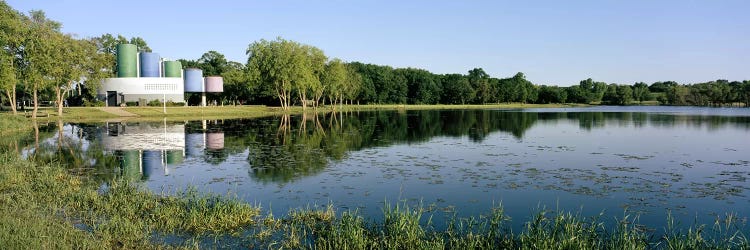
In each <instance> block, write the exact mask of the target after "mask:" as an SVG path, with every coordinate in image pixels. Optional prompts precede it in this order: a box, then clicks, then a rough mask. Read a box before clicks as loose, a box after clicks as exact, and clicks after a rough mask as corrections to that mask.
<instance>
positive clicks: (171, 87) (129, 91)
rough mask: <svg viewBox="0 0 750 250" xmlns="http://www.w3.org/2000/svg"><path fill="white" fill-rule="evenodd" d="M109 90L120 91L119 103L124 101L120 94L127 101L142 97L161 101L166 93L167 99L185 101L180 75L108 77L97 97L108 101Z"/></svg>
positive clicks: (147, 99)
mask: <svg viewBox="0 0 750 250" xmlns="http://www.w3.org/2000/svg"><path fill="white" fill-rule="evenodd" d="M107 91H116V92H117V93H118V104H119V103H120V102H121V101H122V100H120V99H119V98H120V97H119V96H120V95H121V96H122V97H124V101H125V102H137V101H139V99H141V98H142V99H146V101H147V102H148V101H151V100H154V99H158V100H160V101H161V100H162V98H164V96H165V95H166V98H167V101H172V102H185V86H184V82H183V80H182V78H178V77H153V78H149V77H142V78H137V77H127V78H107V79H104V80H103V81H102V86H101V87H100V88H99V90H98V91H97V98H99V100H102V101H105V103H106V98H107Z"/></svg>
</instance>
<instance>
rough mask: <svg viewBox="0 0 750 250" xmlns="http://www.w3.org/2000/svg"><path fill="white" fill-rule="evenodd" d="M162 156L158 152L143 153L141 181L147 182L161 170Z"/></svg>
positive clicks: (148, 151)
mask: <svg viewBox="0 0 750 250" xmlns="http://www.w3.org/2000/svg"><path fill="white" fill-rule="evenodd" d="M162 161H163V159H162V154H161V151H158V150H146V151H143V179H144V180H147V179H148V177H149V176H152V175H154V174H156V173H158V172H159V170H161V169H162Z"/></svg>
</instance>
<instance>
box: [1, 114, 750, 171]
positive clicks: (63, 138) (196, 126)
mask: <svg viewBox="0 0 750 250" xmlns="http://www.w3.org/2000/svg"><path fill="white" fill-rule="evenodd" d="M537 122H540V123H551V124H554V123H559V122H565V123H573V124H576V123H577V124H578V126H579V127H580V128H581V129H583V130H593V129H602V128H604V127H607V126H634V127H642V126H654V127H675V126H685V127H691V128H707V129H719V128H722V127H724V126H733V127H736V128H740V129H750V117H742V116H739V117H733V116H689V115H673V114H664V113H627V112H549V113H545V112H541V113H536V112H517V111H500V110H449V111H429V110H424V111H372V112H346V113H341V112H336V113H326V114H320V115H312V114H308V115H295V116H277V117H267V118H261V119H238V120H214V121H188V122H185V123H184V124H185V134H186V135H185V143H186V145H185V157H188V158H190V157H200V158H199V159H201V160H202V161H204V162H208V163H211V164H214V165H219V164H224V163H225V162H226V160H227V159H228V158H229V157H230V156H231V155H238V154H244V153H247V162H248V163H249V165H250V169H249V175H250V176H251V177H252V178H253V179H255V180H258V181H263V182H281V183H284V182H291V181H294V180H296V179H299V178H301V177H304V176H309V175H315V174H317V173H320V172H321V171H323V170H324V169H325V168H326V167H327V166H328V165H329V164H331V163H332V162H338V161H342V160H344V159H346V158H347V156H348V154H349V153H350V152H351V151H358V150H362V149H366V148H372V147H385V146H390V145H394V144H413V143H423V142H427V141H429V140H431V139H433V138H435V137H454V138H459V137H465V138H467V139H468V140H470V141H473V142H477V143H481V142H482V141H484V140H486V139H487V138H488V136H490V135H491V134H493V133H497V132H501V133H507V134H509V135H512V136H513V137H515V138H516V139H519V140H520V139H523V137H524V136H525V134H526V132H527V131H528V130H529V129H530V128H531V127H533V126H534V125H535V124H536V123H537ZM63 125H64V124H62V123H61V122H58V123H55V122H52V123H50V124H41V125H39V126H36V130H35V131H36V132H34V133H31V134H30V135H22V136H17V137H16V138H14V140H0V143H1V144H0V146H2V150H14V151H17V152H19V153H20V152H22V151H24V150H25V151H24V152H25V153H26V154H27V155H29V157H33V158H36V159H38V160H41V161H44V162H61V163H64V165H67V166H69V168H70V169H71V171H77V172H81V173H82V174H88V173H91V174H90V175H91V176H93V178H94V179H96V180H99V181H105V180H108V179H111V178H114V177H115V176H120V177H124V178H129V179H133V180H138V179H143V178H147V176H146V175H147V174H148V173H146V172H148V171H146V170H143V168H144V167H145V166H142V165H137V164H141V163H140V160H138V159H139V156H140V154H141V152H137V151H136V152H126V151H117V152H111V151H110V152H107V151H106V150H105V148H104V146H103V145H102V143H101V140H100V138H101V137H102V134H106V133H107V129H109V128H108V127H106V126H104V125H102V124H68V125H65V126H69V127H65V128H66V129H61V127H63ZM160 126H165V125H164V124H157V123H155V124H153V127H154V128H155V129H158V128H159V127H160ZM63 131H64V132H63ZM192 137H196V140H195V141H196V142H194V140H193V139H192ZM84 142H86V143H84ZM192 143H202V144H201V145H199V147H200V148H199V149H197V150H194V147H195V146H196V145H192ZM181 156H182V155H181V154H180V155H179V156H178V154H175V153H174V152H172V153H170V152H163V155H162V156H160V157H161V158H160V159H161V160H162V161H165V162H167V163H170V162H171V163H173V162H182V159H181V158H180V157H181ZM149 159H150V158H149ZM113 168H115V169H113ZM147 170H149V171H150V170H151V169H147ZM165 171H166V170H165ZM151 172H153V171H151Z"/></svg>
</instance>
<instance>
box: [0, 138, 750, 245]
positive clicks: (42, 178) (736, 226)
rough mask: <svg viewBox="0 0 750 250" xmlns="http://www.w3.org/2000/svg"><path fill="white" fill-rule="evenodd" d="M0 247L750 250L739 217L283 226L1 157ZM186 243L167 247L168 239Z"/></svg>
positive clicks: (316, 220) (311, 215) (199, 197)
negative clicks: (517, 227)
mask: <svg viewBox="0 0 750 250" xmlns="http://www.w3.org/2000/svg"><path fill="white" fill-rule="evenodd" d="M0 166H2V168H0V242H2V245H3V246H4V247H6V248H8V249H18V248H23V249H27V248H32V249H39V248H97V249H98V248H119V247H124V248H163V247H186V248H195V247H200V246H205V245H206V244H208V245H211V246H214V245H213V244H229V245H219V246H224V247H228V246H233V247H264V248H265V247H269V248H292V249H299V248H319V249H444V248H449V249H504V248H512V249H652V248H663V249H702V248H708V249H719V248H720V249H747V248H748V247H750V242H749V241H748V239H747V236H746V235H744V234H743V233H742V232H741V231H740V228H742V223H744V222H742V221H741V219H740V218H738V217H737V216H735V215H728V216H726V217H723V218H720V219H717V221H716V223H715V224H714V225H713V226H704V225H701V226H695V227H690V228H689V229H687V231H685V230H684V229H681V228H680V227H678V226H675V223H674V221H672V220H671V217H670V218H668V220H669V228H667V233H666V234H665V236H663V237H656V236H654V235H653V234H651V233H649V232H648V231H646V230H644V229H643V228H641V227H639V226H638V219H637V218H634V217H630V215H627V214H626V215H625V216H623V218H622V219H619V220H618V221H617V222H616V225H617V226H616V227H614V228H608V227H607V226H606V225H605V224H606V223H604V222H602V221H600V220H599V219H597V218H586V217H583V216H581V215H577V214H571V213H566V212H559V211H548V210H544V209H542V210H541V211H539V212H538V213H536V215H534V216H533V217H532V218H531V219H530V220H529V221H528V222H526V223H524V225H525V226H524V228H523V229H522V230H521V231H520V232H513V231H512V230H511V229H510V218H508V217H507V216H506V215H505V214H504V211H503V209H502V207H497V208H495V209H493V210H492V211H491V213H490V214H488V215H483V216H478V217H470V218H454V219H452V220H450V222H449V223H448V225H447V226H446V228H445V229H444V230H436V229H434V227H433V225H432V224H431V223H430V218H428V217H426V216H425V215H426V213H425V211H426V209H425V208H423V207H422V206H407V205H401V204H396V205H395V206H393V205H391V204H388V203H386V204H385V205H384V208H383V214H384V217H383V218H382V220H380V221H379V222H374V221H370V220H368V219H365V218H363V217H362V216H359V215H358V214H357V212H356V211H344V212H341V213H339V214H338V215H337V212H336V211H335V210H334V209H333V206H332V205H328V206H324V207H320V208H318V207H315V208H304V209H294V210H291V211H290V212H289V214H288V215H286V216H284V217H282V218H275V217H274V216H273V215H265V216H263V215H261V214H262V211H261V209H260V208H259V207H257V206H251V205H248V204H246V203H243V202H239V201H237V200H236V199H231V198H223V197H219V196H212V195H204V194H198V193H196V192H195V191H190V190H189V191H186V192H182V193H177V194H172V195H170V196H167V195H157V194H153V193H151V192H148V191H144V190H142V189H140V188H138V187H137V186H136V185H134V184H131V183H128V182H122V181H112V182H111V184H110V185H108V186H107V187H106V188H100V187H98V186H97V185H95V183H89V182H87V180H86V179H84V178H81V177H79V176H75V175H72V174H70V173H68V172H66V170H65V169H64V168H62V167H60V166H58V165H55V164H39V163H35V162H33V161H29V160H23V159H20V156H18V155H17V154H14V153H3V154H0ZM170 235H171V236H176V237H177V238H180V239H181V240H171V241H168V240H166V238H169V236H170Z"/></svg>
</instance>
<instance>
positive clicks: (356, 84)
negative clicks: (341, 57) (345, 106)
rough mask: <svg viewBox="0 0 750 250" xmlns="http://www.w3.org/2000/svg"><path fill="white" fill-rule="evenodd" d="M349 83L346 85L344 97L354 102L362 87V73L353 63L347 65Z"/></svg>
mask: <svg viewBox="0 0 750 250" xmlns="http://www.w3.org/2000/svg"><path fill="white" fill-rule="evenodd" d="M346 79H347V84H345V85H344V99H346V100H349V104H353V103H354V100H355V99H357V97H358V96H359V94H360V92H361V89H362V75H360V74H359V73H358V72H357V70H355V69H354V68H353V67H352V66H351V64H347V65H346Z"/></svg>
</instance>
